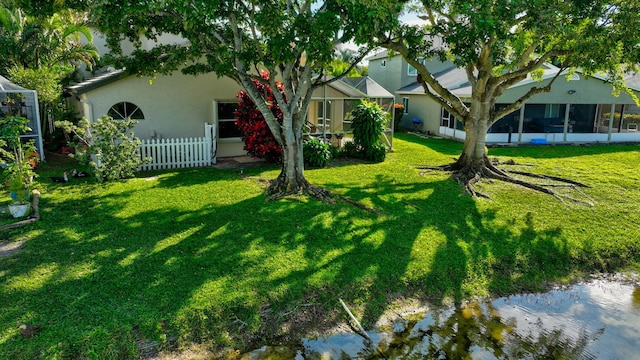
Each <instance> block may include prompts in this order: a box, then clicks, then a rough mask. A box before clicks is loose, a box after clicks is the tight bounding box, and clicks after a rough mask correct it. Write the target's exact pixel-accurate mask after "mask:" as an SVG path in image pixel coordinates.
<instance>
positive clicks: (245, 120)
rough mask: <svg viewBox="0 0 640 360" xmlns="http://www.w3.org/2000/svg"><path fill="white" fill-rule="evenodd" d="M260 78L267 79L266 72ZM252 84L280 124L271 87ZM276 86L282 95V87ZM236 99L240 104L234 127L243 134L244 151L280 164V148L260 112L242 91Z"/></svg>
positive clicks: (254, 82) (256, 82) (279, 112)
mask: <svg viewBox="0 0 640 360" xmlns="http://www.w3.org/2000/svg"><path fill="white" fill-rule="evenodd" d="M261 76H262V77H263V78H264V79H268V78H269V74H268V73H266V72H263V73H262V74H261ZM253 84H254V85H255V87H256V88H257V89H258V91H260V92H261V93H262V94H265V99H266V100H267V103H268V104H269V108H270V109H271V112H272V113H273V115H274V116H275V117H276V119H277V120H278V122H279V123H281V124H282V111H280V108H279V107H278V105H277V103H276V99H275V98H274V96H273V91H272V90H271V87H270V86H269V85H265V84H263V83H261V82H259V81H257V80H254V81H253ZM277 86H278V90H279V91H280V93H283V91H284V87H283V86H282V84H280V83H278V84H277ZM283 96H284V94H283ZM237 97H238V98H239V99H240V102H239V103H238V109H237V110H236V126H237V127H238V129H240V130H241V131H242V132H243V133H244V135H243V136H242V140H243V141H244V150H246V151H247V153H248V154H249V155H251V156H253V157H256V158H259V159H266V160H268V161H272V162H275V163H280V162H282V147H281V146H280V144H278V142H277V141H276V139H275V138H274V137H273V134H272V133H271V129H269V126H268V125H267V121H266V120H265V119H264V116H262V113H260V110H258V108H257V107H256V105H255V103H254V102H253V101H252V100H251V98H250V97H249V95H248V94H247V92H246V91H244V90H242V91H240V92H238V96H237Z"/></svg>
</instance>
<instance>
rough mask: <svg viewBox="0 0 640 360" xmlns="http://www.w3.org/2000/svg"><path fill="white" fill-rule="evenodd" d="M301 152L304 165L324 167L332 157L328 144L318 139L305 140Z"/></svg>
mask: <svg viewBox="0 0 640 360" xmlns="http://www.w3.org/2000/svg"><path fill="white" fill-rule="evenodd" d="M302 154H303V158H304V166H305V167H325V166H327V164H329V161H331V159H332V156H331V150H329V144H326V143H324V142H322V141H320V140H318V139H311V140H308V141H305V143H304V147H303V152H302Z"/></svg>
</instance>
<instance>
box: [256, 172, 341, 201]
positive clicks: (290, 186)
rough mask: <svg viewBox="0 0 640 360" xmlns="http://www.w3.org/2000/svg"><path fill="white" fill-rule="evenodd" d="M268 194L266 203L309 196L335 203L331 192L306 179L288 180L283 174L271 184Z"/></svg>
mask: <svg viewBox="0 0 640 360" xmlns="http://www.w3.org/2000/svg"><path fill="white" fill-rule="evenodd" d="M267 194H268V195H269V196H268V197H267V199H266V201H272V200H279V199H282V198H284V197H287V196H290V195H294V196H295V195H308V196H311V197H313V198H315V199H318V200H321V201H324V202H328V203H331V204H333V203H335V200H334V199H333V196H332V194H331V192H330V191H329V190H327V189H324V188H321V187H317V186H313V185H311V184H310V183H309V182H308V181H307V180H306V179H304V178H302V179H295V180H287V179H285V177H284V176H282V174H281V175H280V176H278V178H277V179H275V180H273V181H272V182H271V183H270V184H269V186H268V187H267Z"/></svg>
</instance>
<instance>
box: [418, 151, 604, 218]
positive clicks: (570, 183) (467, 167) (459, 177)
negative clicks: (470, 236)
mask: <svg viewBox="0 0 640 360" xmlns="http://www.w3.org/2000/svg"><path fill="white" fill-rule="evenodd" d="M499 165H520V164H517V163H515V162H514V161H513V160H509V161H506V162H503V163H501V162H500V161H497V160H496V159H489V158H488V157H486V156H485V157H484V158H483V159H481V160H479V161H475V162H470V161H467V162H463V161H460V159H458V160H457V161H455V162H453V163H450V164H446V165H442V166H437V167H427V168H424V169H429V170H438V171H446V172H450V173H451V178H452V179H454V180H455V181H457V182H458V183H459V184H460V185H462V187H463V188H464V189H465V191H466V192H467V193H469V194H470V195H471V196H473V197H483V198H487V199H490V197H489V196H487V195H486V194H483V193H480V192H479V191H477V189H476V187H475V184H477V183H478V182H479V181H480V180H482V179H493V180H499V181H504V182H508V183H511V184H516V185H520V186H523V187H525V188H528V189H531V190H534V191H538V192H541V193H544V194H548V195H551V196H553V197H555V198H556V199H558V200H560V201H561V202H563V203H564V202H565V200H570V201H572V202H577V203H585V204H588V205H591V206H592V205H593V200H592V199H590V198H589V197H588V196H587V195H586V194H585V193H584V192H583V191H582V190H581V188H587V187H589V186H588V185H585V184H583V183H580V182H578V181H574V180H570V179H565V178H562V177H557V176H549V175H540V174H535V173H531V172H527V171H518V170H502V169H499V168H498V166H499ZM523 165H527V166H530V165H529V164H523ZM513 174H515V175H521V176H526V177H529V178H535V179H542V180H549V181H550V183H534V182H530V181H525V180H522V179H519V178H516V177H514V176H513ZM560 187H565V188H571V189H573V190H575V191H577V192H579V193H580V194H581V195H582V196H584V197H586V198H588V199H589V200H588V201H584V200H580V199H576V198H574V197H572V196H569V195H565V194H561V193H559V192H557V191H556V190H554V189H557V188H560Z"/></svg>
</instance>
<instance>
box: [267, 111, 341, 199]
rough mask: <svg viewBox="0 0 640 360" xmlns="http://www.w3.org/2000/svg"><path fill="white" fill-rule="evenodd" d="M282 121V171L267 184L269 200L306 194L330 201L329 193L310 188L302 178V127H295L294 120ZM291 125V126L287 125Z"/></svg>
mask: <svg viewBox="0 0 640 360" xmlns="http://www.w3.org/2000/svg"><path fill="white" fill-rule="evenodd" d="M287 120H288V119H286V118H285V119H284V121H283V125H282V126H280V135H281V136H280V138H282V140H283V143H282V171H280V175H278V177H277V178H276V179H275V180H273V181H272V182H271V184H269V188H268V189H267V193H268V194H269V195H271V196H270V197H269V199H278V198H282V197H283V196H287V195H292V194H306V195H310V196H313V197H316V198H318V199H321V200H330V198H331V194H330V193H329V191H327V190H325V189H322V188H319V187H315V186H312V185H311V184H310V183H309V181H307V179H306V178H305V176H304V157H303V135H302V127H297V126H296V121H294V120H295V118H294V120H290V121H287ZM288 124H293V126H291V125H288ZM294 129H295V130H294Z"/></svg>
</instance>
